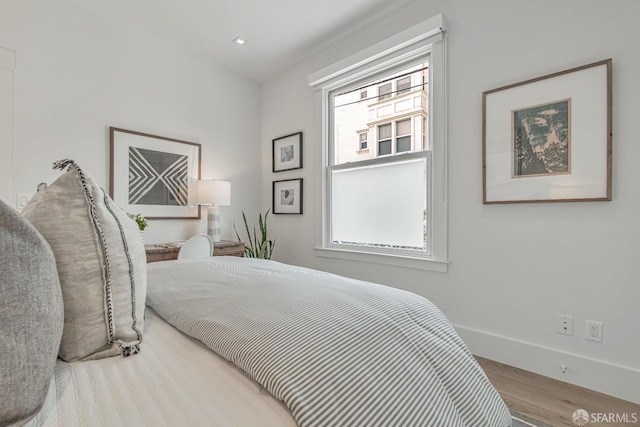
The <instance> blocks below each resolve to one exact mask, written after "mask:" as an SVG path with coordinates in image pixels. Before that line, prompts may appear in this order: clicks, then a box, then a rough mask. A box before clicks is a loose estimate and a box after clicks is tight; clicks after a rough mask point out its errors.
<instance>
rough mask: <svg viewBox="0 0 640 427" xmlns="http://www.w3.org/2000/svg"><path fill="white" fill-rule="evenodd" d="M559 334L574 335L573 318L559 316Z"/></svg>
mask: <svg viewBox="0 0 640 427" xmlns="http://www.w3.org/2000/svg"><path fill="white" fill-rule="evenodd" d="M558 333H559V334H562V335H573V317H572V316H565V315H564V314H558Z"/></svg>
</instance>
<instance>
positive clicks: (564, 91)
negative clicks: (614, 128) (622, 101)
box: [482, 59, 612, 204]
mask: <svg viewBox="0 0 640 427" xmlns="http://www.w3.org/2000/svg"><path fill="white" fill-rule="evenodd" d="M611 68H612V61H611V59H607V60H604V61H599V62H595V63H593V64H588V65H584V66H581V67H576V68H572V69H570V70H565V71H561V72H558V73H554V74H550V75H547V76H543V77H539V78H535V79H531V80H527V81H524V82H520V83H515V84H512V85H509V86H504V87H500V88H497V89H493V90H490V91H487V92H484V93H483V94H482V172H483V176H482V184H483V186H482V187H483V188H482V190H483V203H484V204H492V203H536V202H577V201H609V200H611V154H612V151H611V150H612V148H611V125H612V111H611V103H612V95H611V87H612V84H611Z"/></svg>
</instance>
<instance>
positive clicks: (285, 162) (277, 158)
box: [272, 132, 302, 172]
mask: <svg viewBox="0 0 640 427" xmlns="http://www.w3.org/2000/svg"><path fill="white" fill-rule="evenodd" d="M272 142H273V151H272V155H273V163H272V164H273V172H282V171H288V170H292V169H302V132H296V133H292V134H291V135H286V136H281V137H280V138H276V139H274V140H273V141H272Z"/></svg>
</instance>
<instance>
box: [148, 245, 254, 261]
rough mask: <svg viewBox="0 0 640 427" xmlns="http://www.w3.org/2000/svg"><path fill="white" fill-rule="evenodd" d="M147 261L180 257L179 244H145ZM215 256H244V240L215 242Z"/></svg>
mask: <svg viewBox="0 0 640 427" xmlns="http://www.w3.org/2000/svg"><path fill="white" fill-rule="evenodd" d="M144 249H145V251H146V252H147V263H149V262H158V261H170V260H173V259H177V258H178V252H179V251H180V248H179V247H177V246H172V247H169V248H167V247H165V246H163V245H145V246H144ZM213 256H237V257H243V256H244V242H236V241H233V240H223V241H222V242H218V243H214V244H213Z"/></svg>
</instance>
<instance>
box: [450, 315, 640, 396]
mask: <svg viewBox="0 0 640 427" xmlns="http://www.w3.org/2000/svg"><path fill="white" fill-rule="evenodd" d="M454 327H455V328H456V330H457V331H458V333H459V334H460V336H461V337H462V339H463V340H464V342H465V343H466V344H467V346H468V347H469V349H470V350H471V353H473V354H475V355H476V356H480V357H484V358H486V359H491V360H494V361H496V362H500V363H504V364H506V365H511V366H515V367H516V368H520V369H524V370H526V371H530V372H535V373H536V374H539V375H544V376H546V377H551V378H554V379H557V380H559V381H564V382H567V383H570V384H574V385H577V386H580V387H585V388H588V389H591V390H595V391H598V392H600V393H604V394H608V395H611V396H615V397H618V398H620V399H624V400H628V401H630V402H634V403H637V404H640V386H639V384H640V370H637V369H634V368H631V367H628V366H620V365H616V364H612V363H609V362H605V361H602V360H596V359H592V358H589V357H585V356H580V355H578V354H571V353H566V352H563V351H560V350H557V349H553V348H548V347H543V346H539V345H536V344H532V343H527V342H523V341H519V340H514V339H512V338H507V337H503V336H499V335H495V334H491V333H487V332H483V331H478V330H475V329H471V328H467V327H462V326H456V325H454ZM561 365H565V366H566V367H567V369H566V373H562V369H561ZM567 398H571V396H567Z"/></svg>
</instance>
